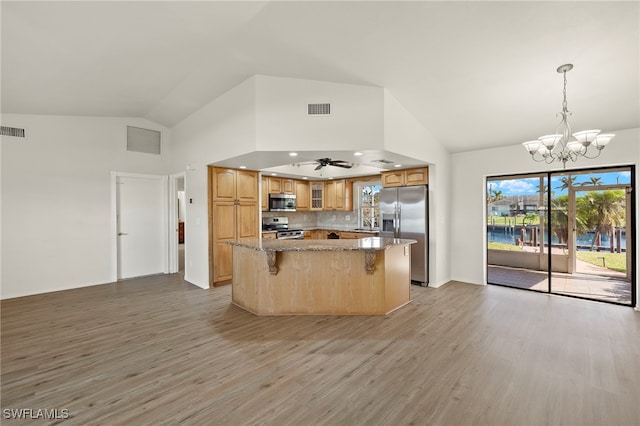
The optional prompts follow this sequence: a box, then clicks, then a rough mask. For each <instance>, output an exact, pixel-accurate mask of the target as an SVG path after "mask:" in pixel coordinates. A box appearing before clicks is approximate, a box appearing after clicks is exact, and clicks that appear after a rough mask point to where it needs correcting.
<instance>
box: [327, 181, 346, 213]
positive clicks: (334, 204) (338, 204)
mask: <svg viewBox="0 0 640 426" xmlns="http://www.w3.org/2000/svg"><path fill="white" fill-rule="evenodd" d="M324 192H325V194H324V202H325V204H324V210H344V211H351V210H353V184H352V183H351V182H347V181H346V180H345V179H337V180H332V181H330V182H325V184H324Z"/></svg>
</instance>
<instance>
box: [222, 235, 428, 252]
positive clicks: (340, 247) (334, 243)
mask: <svg viewBox="0 0 640 426" xmlns="http://www.w3.org/2000/svg"><path fill="white" fill-rule="evenodd" d="M414 243H416V240H405V239H399V238H379V237H368V238H360V239H356V240H277V239H276V240H260V239H252V240H245V241H232V242H228V243H227V244H230V245H233V246H238V247H246V248H250V249H254V250H259V251H347V250H363V251H366V250H386V249H388V248H389V247H393V246H397V245H406V244H414Z"/></svg>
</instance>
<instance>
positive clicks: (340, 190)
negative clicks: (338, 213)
mask: <svg viewBox="0 0 640 426" xmlns="http://www.w3.org/2000/svg"><path fill="white" fill-rule="evenodd" d="M334 184H335V187H336V203H335V206H336V210H347V209H346V201H347V199H346V193H345V189H346V181H345V180H344V179H341V180H336V181H335V183H334Z"/></svg>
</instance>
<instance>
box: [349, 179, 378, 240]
mask: <svg viewBox="0 0 640 426" xmlns="http://www.w3.org/2000/svg"><path fill="white" fill-rule="evenodd" d="M380 188H381V183H380V182H379V181H368V182H356V183H355V185H354V193H355V194H356V195H357V203H358V204H357V206H356V207H357V209H358V226H360V227H362V228H379V227H380V200H379V197H378V195H379V194H380Z"/></svg>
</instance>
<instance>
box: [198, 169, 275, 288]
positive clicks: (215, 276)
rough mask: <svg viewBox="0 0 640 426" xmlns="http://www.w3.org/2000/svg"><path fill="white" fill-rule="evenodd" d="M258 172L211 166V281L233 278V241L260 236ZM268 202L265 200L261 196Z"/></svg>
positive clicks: (262, 200)
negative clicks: (230, 242) (231, 244)
mask: <svg viewBox="0 0 640 426" xmlns="http://www.w3.org/2000/svg"><path fill="white" fill-rule="evenodd" d="M258 194H259V191H258V173H257V172H254V171H248V170H235V169H224V168H219V167H209V200H210V202H209V253H210V256H209V282H210V285H212V286H214V285H218V284H222V283H224V282H227V281H229V280H231V279H232V268H233V258H232V257H233V256H232V252H233V250H232V247H231V246H230V245H228V244H226V243H227V242H229V241H242V240H248V239H253V238H259V236H260V226H259V213H260V212H259V210H258V208H259V207H258ZM261 202H264V199H261Z"/></svg>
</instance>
